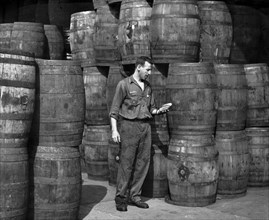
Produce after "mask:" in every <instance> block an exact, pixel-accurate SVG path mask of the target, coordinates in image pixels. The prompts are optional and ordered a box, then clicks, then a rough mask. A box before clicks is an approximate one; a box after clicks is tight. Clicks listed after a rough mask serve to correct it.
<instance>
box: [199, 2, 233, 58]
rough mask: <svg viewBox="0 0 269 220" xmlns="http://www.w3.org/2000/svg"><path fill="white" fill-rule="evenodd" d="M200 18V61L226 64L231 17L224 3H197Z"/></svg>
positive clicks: (229, 46)
mask: <svg viewBox="0 0 269 220" xmlns="http://www.w3.org/2000/svg"><path fill="white" fill-rule="evenodd" d="M198 9H199V16H200V18H201V37H200V43H201V47H200V58H199V59H200V61H207V62H214V63H228V62H229V57H230V50H231V45H232V37H233V26H232V17H231V14H230V12H229V9H228V7H227V5H226V3H225V2H224V1H198Z"/></svg>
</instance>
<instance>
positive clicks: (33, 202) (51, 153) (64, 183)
mask: <svg viewBox="0 0 269 220" xmlns="http://www.w3.org/2000/svg"><path fill="white" fill-rule="evenodd" d="M34 151H35V152H34V153H33V154H32V155H31V160H30V164H31V166H30V167H31V168H30V176H31V183H30V203H29V215H28V218H27V219H35V220H41V219H42V220H50V219H65V220H74V219H77V217H78V211H79V205H80V198H81V185H82V180H81V167H80V158H79V151H78V148H75V147H49V146H36V148H35V150H34Z"/></svg>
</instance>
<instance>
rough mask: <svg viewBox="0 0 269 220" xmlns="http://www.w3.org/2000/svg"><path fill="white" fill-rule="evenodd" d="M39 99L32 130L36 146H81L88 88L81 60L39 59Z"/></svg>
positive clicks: (33, 141)
mask: <svg viewBox="0 0 269 220" xmlns="http://www.w3.org/2000/svg"><path fill="white" fill-rule="evenodd" d="M36 62H37V64H38V77H39V79H38V81H37V84H36V86H37V91H38V92H37V102H36V109H35V116H34V121H33V124H32V131H31V145H33V146H39V145H40V146H55V147H56V146H57V147H68V146H70V147H72V146H79V145H80V144H81V142H82V135H83V128H84V127H83V126H84V114H85V92H84V88H83V76H82V70H81V67H80V64H79V63H78V62H75V61H68V60H61V61H60V60H42V59H36Z"/></svg>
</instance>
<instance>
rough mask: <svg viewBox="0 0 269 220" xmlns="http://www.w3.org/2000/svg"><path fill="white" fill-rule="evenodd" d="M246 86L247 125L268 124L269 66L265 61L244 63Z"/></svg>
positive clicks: (261, 125)
mask: <svg viewBox="0 0 269 220" xmlns="http://www.w3.org/2000/svg"><path fill="white" fill-rule="evenodd" d="M244 69H245V73H246V78H247V86H248V110H247V127H268V126H269V68H268V66H267V64H265V63H258V64H246V65H244Z"/></svg>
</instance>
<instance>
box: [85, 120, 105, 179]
mask: <svg viewBox="0 0 269 220" xmlns="http://www.w3.org/2000/svg"><path fill="white" fill-rule="evenodd" d="M84 133H85V136H84V138H83V145H84V151H85V163H86V172H87V174H88V178H89V179H93V180H108V176H109V170H108V140H109V136H110V125H97V126H94V125H89V126H85V130H84Z"/></svg>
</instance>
